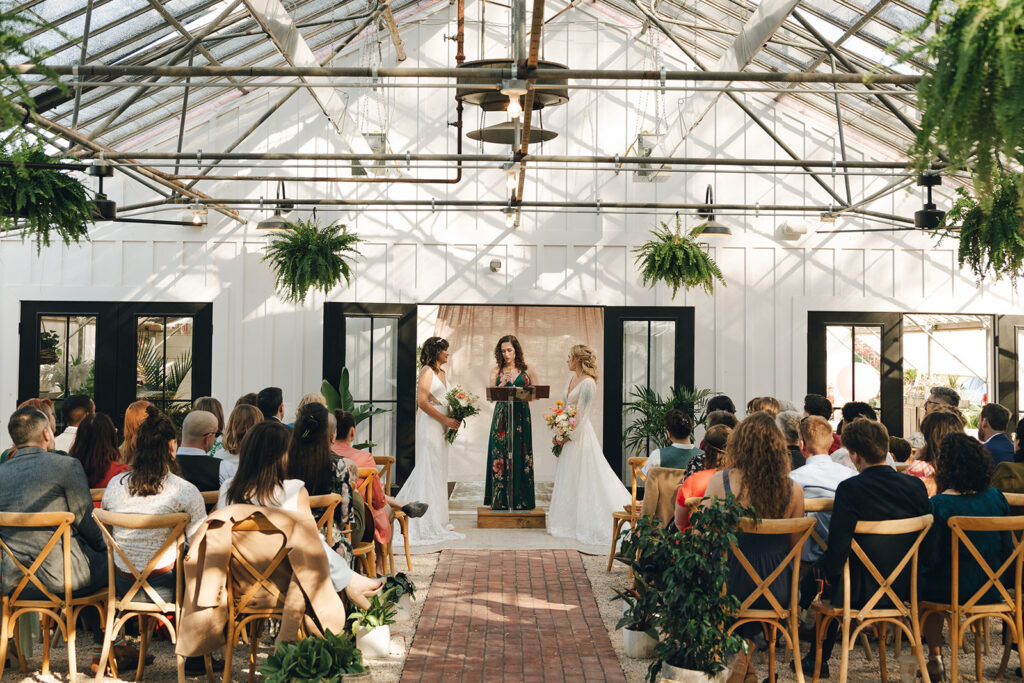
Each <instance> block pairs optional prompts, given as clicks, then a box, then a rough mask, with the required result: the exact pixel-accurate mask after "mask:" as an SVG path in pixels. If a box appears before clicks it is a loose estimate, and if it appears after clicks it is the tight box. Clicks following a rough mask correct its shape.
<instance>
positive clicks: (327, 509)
mask: <svg viewBox="0 0 1024 683" xmlns="http://www.w3.org/2000/svg"><path fill="white" fill-rule="evenodd" d="M340 504H341V494H338V493H326V494H324V495H320V496H310V497H309V507H310V509H311V510H313V511H314V512H315V511H317V510H323V512H321V513H320V516H319V517H318V518H317V520H316V528H317V529H324V533H325V534H326V536H327V541H328V542H330V540H331V538H332V534H333V533H334V513H335V510H336V509H337V507H338V506H339V505H340Z"/></svg>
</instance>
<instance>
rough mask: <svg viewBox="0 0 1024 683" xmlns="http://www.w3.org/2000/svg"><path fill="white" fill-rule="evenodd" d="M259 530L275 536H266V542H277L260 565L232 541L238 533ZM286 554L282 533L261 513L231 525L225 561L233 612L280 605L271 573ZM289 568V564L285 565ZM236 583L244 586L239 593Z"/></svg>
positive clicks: (274, 608) (281, 595)
mask: <svg viewBox="0 0 1024 683" xmlns="http://www.w3.org/2000/svg"><path fill="white" fill-rule="evenodd" d="M247 533H254V534H263V535H266V536H268V537H270V536H273V537H275V539H274V540H271V539H269V538H268V539H267V542H271V543H276V544H278V545H279V548H278V550H277V552H276V553H275V554H274V557H273V558H271V560H270V561H269V562H265V563H261V564H262V565H263V566H262V567H257V566H255V565H254V564H253V563H252V562H250V561H249V559H248V558H247V557H245V555H243V554H242V553H241V552H240V550H239V547H240V546H239V544H238V543H236V542H235V540H234V539H235V537H237V535H238V534H247ZM287 558H288V546H287V544H286V543H285V538H284V533H283V532H282V531H281V530H280V529H278V528H277V527H275V526H274V525H273V524H271V523H270V521H269V520H267V519H266V518H265V517H263V516H262V515H254V516H252V517H250V518H248V519H245V520H243V521H241V522H238V523H236V524H235V525H234V526H233V527H232V543H231V561H230V562H229V563H228V574H229V577H228V579H229V580H228V582H227V583H228V587H229V588H228V590H229V593H228V595H229V597H230V599H229V601H228V602H229V605H230V608H231V612H232V614H234V615H238V614H245V613H253V612H260V613H262V612H270V611H275V610H276V611H280V609H281V608H282V607H283V605H284V593H283V592H282V591H281V589H280V588H278V586H277V582H276V581H275V580H274V574H275V572H277V570H278V569H279V568H281V566H282V564H283V563H284V562H285V560H286V559H287ZM288 572H289V573H290V572H291V567H290V566H289V567H288ZM239 587H242V588H244V589H245V590H244V592H243V593H242V595H241V596H239V595H237V593H236V591H237V589H238V588H239ZM263 598H269V600H270V602H271V605H270V606H268V605H266V604H264V603H263V601H262V599H263Z"/></svg>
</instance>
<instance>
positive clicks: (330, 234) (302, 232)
mask: <svg viewBox="0 0 1024 683" xmlns="http://www.w3.org/2000/svg"><path fill="white" fill-rule="evenodd" d="M289 226H290V227H289V229H288V230H283V231H281V232H280V233H278V234H277V235H276V236H275V237H274V239H273V240H272V241H271V242H270V244H268V245H267V250H266V254H265V255H264V256H263V260H264V261H269V262H270V265H271V267H272V268H273V269H274V274H275V276H276V278H277V288H278V290H279V291H280V292H281V293H282V294H283V296H284V299H285V301H291V302H293V303H297V304H301V303H303V302H304V301H305V300H306V295H307V294H308V293H309V290H310V289H319V290H320V291H321V292H323V293H324V294H327V293H328V292H330V291H331V290H332V289H334V288H335V287H337V286H338V285H339V284H341V281H342V280H344V281H345V284H346V285H347V284H350V282H351V278H352V269H351V265H350V262H351V261H352V259H353V258H356V257H358V256H360V254H359V250H358V249H357V248H356V246H355V245H356V244H358V243H359V242H360V241H361V240H360V239H359V237H358V236H357V235H356V234H355V233H350V232H348V231H347V230H346V228H345V226H344V225H338V224H337V223H332V224H330V225H327V226H322V227H321V226H320V225H318V224H317V223H316V222H315V221H304V220H299V221H296V222H294V223H290V224H289Z"/></svg>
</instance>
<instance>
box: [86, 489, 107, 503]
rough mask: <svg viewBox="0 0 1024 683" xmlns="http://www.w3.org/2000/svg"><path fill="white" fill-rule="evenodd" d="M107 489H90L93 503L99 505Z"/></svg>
mask: <svg viewBox="0 0 1024 683" xmlns="http://www.w3.org/2000/svg"><path fill="white" fill-rule="evenodd" d="M104 491H106V489H89V494H90V495H91V496H92V502H94V503H99V502H100V501H102V500H103V492H104Z"/></svg>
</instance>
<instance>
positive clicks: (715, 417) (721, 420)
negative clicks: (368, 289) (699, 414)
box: [686, 397, 740, 474]
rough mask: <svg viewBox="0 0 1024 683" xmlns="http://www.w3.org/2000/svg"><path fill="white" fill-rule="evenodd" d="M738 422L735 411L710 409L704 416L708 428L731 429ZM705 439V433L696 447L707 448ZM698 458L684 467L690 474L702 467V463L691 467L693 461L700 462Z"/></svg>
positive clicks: (734, 427) (705, 425)
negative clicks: (720, 427) (716, 426)
mask: <svg viewBox="0 0 1024 683" xmlns="http://www.w3.org/2000/svg"><path fill="white" fill-rule="evenodd" d="M716 398H717V397H716ZM730 403H731V401H730ZM739 423H740V421H739V420H737V419H736V413H730V412H729V411H728V410H712V411H710V412H709V413H708V416H707V417H706V418H704V427H705V428H706V429H708V430H710V429H711V428H712V427H714V426H715V425H725V426H726V427H728V428H729V430H730V431H731V430H733V429H736V425H738V424H739ZM706 439H707V436H706V435H705V437H704V438H703V439H701V441H700V446H698V447H697V448H699V449H700V450H702V451H703V450H707V443H706V441H705V440H706ZM699 460H700V458H694V459H693V460H691V461H690V465H688V466H687V468H686V469H687V471H688V472H690V473H691V474H692V473H693V472H697V471H699V470H702V469H704V466H703V465H701V466H700V467H698V468H696V469H693V468H692V465H693V463H694V462H697V464H700V462H699Z"/></svg>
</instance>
